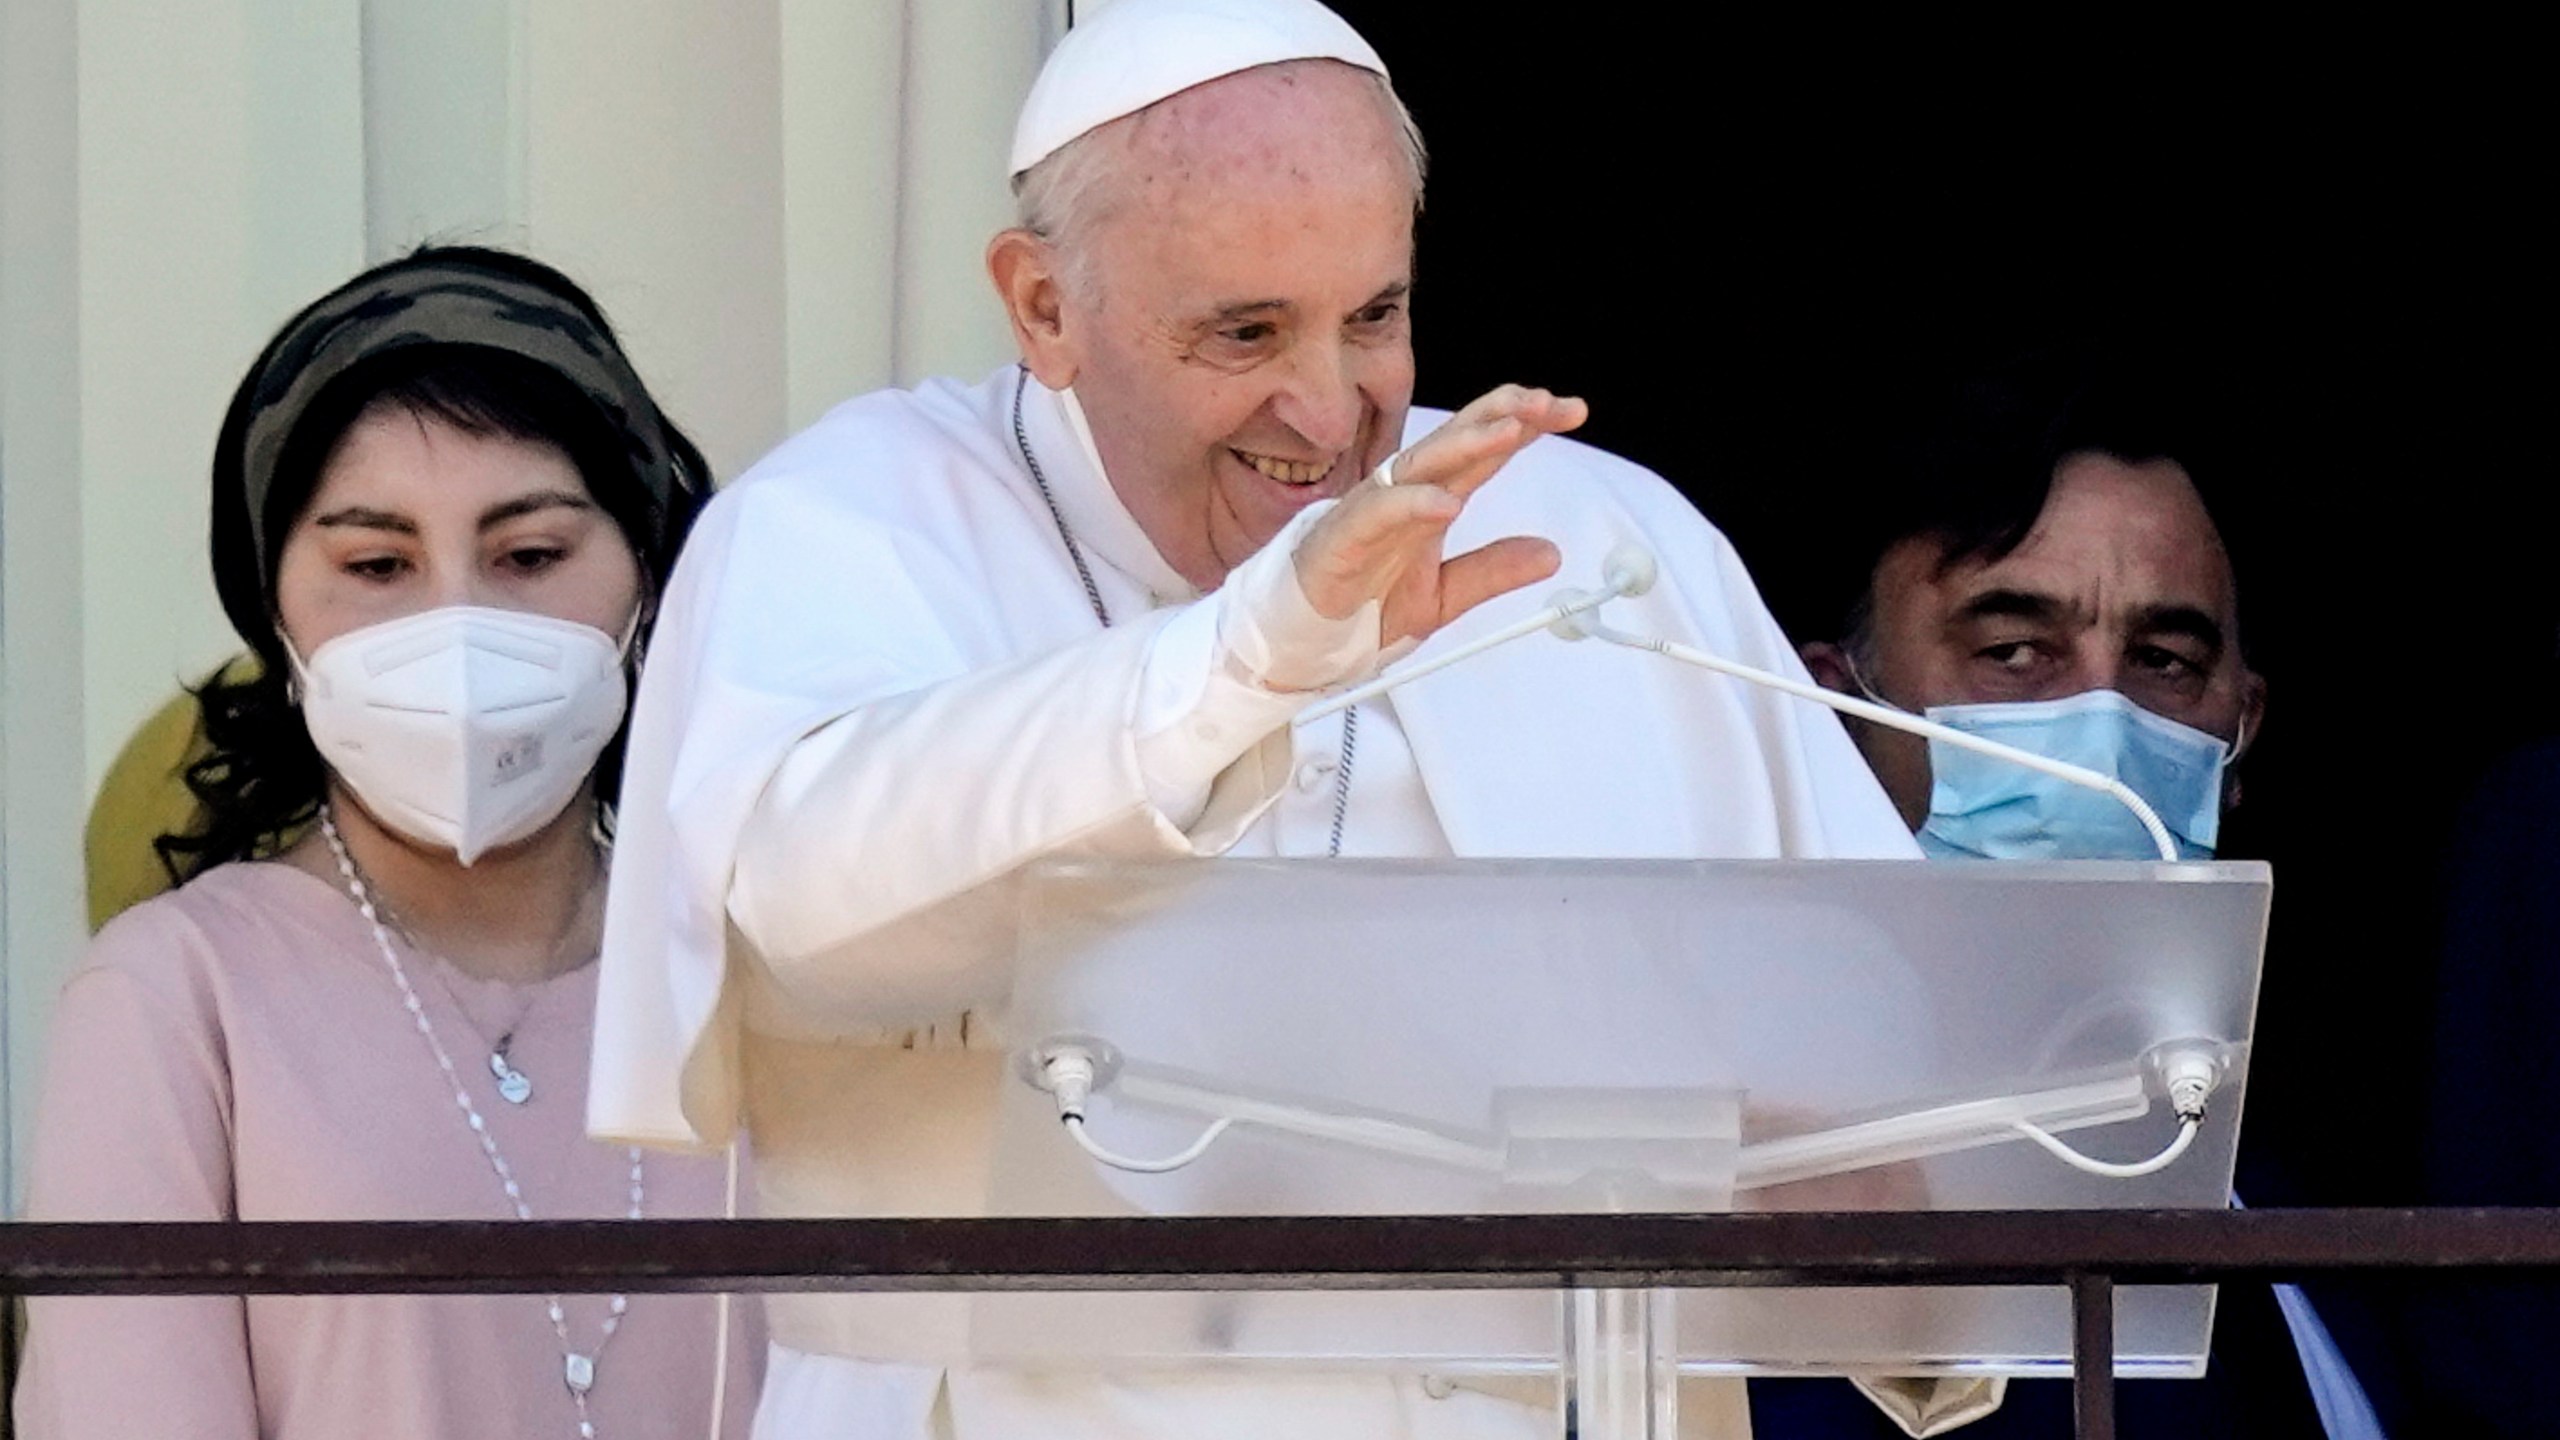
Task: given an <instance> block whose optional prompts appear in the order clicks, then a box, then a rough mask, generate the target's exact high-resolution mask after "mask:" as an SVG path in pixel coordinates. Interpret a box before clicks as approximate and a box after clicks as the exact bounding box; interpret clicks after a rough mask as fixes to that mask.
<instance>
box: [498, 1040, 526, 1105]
mask: <svg viewBox="0 0 2560 1440" xmlns="http://www.w3.org/2000/svg"><path fill="white" fill-rule="evenodd" d="M509 1038H510V1039H512V1038H513V1037H509ZM489 1073H490V1074H492V1075H495V1076H497V1077H498V1098H499V1099H501V1100H504V1101H506V1102H507V1103H508V1104H510V1105H521V1104H523V1103H524V1102H526V1101H527V1100H530V1099H532V1098H533V1082H532V1081H531V1080H528V1079H526V1078H525V1073H524V1072H523V1071H521V1070H519V1069H517V1068H516V1067H515V1066H513V1065H511V1064H508V1063H507V1042H506V1041H504V1040H501V1041H499V1042H498V1048H497V1049H495V1050H492V1051H490V1052H489Z"/></svg>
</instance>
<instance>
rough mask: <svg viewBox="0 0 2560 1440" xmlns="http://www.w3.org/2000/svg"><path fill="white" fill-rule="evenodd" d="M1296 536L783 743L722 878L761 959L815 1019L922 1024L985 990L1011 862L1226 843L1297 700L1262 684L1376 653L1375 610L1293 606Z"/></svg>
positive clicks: (1205, 850) (1265, 791)
mask: <svg viewBox="0 0 2560 1440" xmlns="http://www.w3.org/2000/svg"><path fill="white" fill-rule="evenodd" d="M1297 533H1299V527H1298V526H1297V525H1295V524H1293V526H1292V528H1291V529H1289V530H1284V531H1283V532H1282V534H1281V536H1280V537H1278V538H1277V539H1275V541H1274V543H1273V544H1271V545H1269V546H1266V547H1265V548H1264V550H1263V551H1262V552H1261V553H1259V554H1257V555H1256V556H1255V557H1254V558H1253V559H1252V560H1250V561H1248V562H1247V564H1246V565H1245V566H1242V567H1239V569H1238V572H1237V574H1236V575H1235V576H1234V577H1233V579H1232V581H1231V583H1230V584H1229V585H1228V586H1226V587H1224V588H1223V589H1221V590H1220V591H1219V592H1218V593H1216V594H1213V595H1211V596H1209V597H1207V598H1205V599H1202V600H1200V601H1197V602H1194V603H1193V604H1191V605H1189V606H1184V607H1181V608H1178V609H1172V610H1165V611H1158V612H1156V613H1154V614H1152V615H1148V616H1145V617H1143V618H1142V619H1140V620H1137V621H1135V622H1132V623H1129V624H1125V625H1122V626H1119V627H1116V628H1114V629H1111V630H1107V631H1104V632H1103V633H1101V634H1099V635H1095V636H1093V637H1091V638H1089V639H1087V640H1083V641H1079V642H1077V643H1075V644H1071V645H1067V646H1064V647H1062V648H1060V649H1058V650H1055V651H1052V652H1050V653H1048V654H1045V655H1039V656H1034V657H1032V658H1029V659H1025V660H1019V661H1015V662H1013V663H1010V664H1006V665H1000V666H993V667H989V668H985V669H980V670H976V671H971V672H968V673H964V674H960V675H957V676H953V677H951V678H948V679H944V680H942V681H940V682H938V683H934V684H929V685H926V686H923V687H922V688H919V689H915V690H911V691H908V692H906V693H904V694H897V695H890V696H886V697H884V698H880V699H876V700H872V701H870V702H869V703H866V704H862V705H859V706H857V707H856V708H854V709H852V710H851V711H850V712H848V713H845V714H843V715H840V716H838V717H836V718H835V719H833V720H830V721H828V722H827V723H825V724H823V725H820V726H819V727H817V728H816V729H814V730H812V731H811V732H809V733H808V734H807V735H805V736H804V737H802V738H801V739H800V740H799V741H798V742H797V743H795V744H793V745H792V746H791V747H790V749H789V751H788V753H787V754H786V755H784V757H783V758H782V761H781V763H780V765H779V767H778V768H777V769H776V770H775V771H774V773H773V775H772V778H771V780H770V782H769V783H768V784H766V786H765V787H764V789H763V792H762V794H761V795H760V796H759V797H758V798H757V800H756V802H755V805H754V808H753V810H752V811H751V812H750V813H749V815H748V816H747V819H746V824H745V825H744V827H743V829H742V831H741V832H740V835H739V840H738V844H737V848H736V853H735V861H734V868H733V870H732V872H731V876H730V882H729V890H728V904H727V909H728V915H729V919H730V921H731V923H733V924H734V925H735V926H736V927H737V930H738V933H739V934H740V935H741V936H742V937H743V938H744V939H745V940H746V941H747V942H748V943H749V944H750V945H751V946H752V947H753V948H754V950H755V951H756V953H757V955H758V957H759V958H760V959H761V960H762V961H763V962H764V964H765V967H766V969H767V971H768V972H769V973H770V974H771V975H772V976H773V977H774V978H775V979H777V980H778V981H780V982H781V983H782V984H783V986H784V988H785V989H786V990H788V991H790V992H792V996H793V999H794V1000H795V1002H798V1003H803V1004H806V1005H809V1006H811V1007H814V1008H815V1009H816V1010H818V1011H821V1012H826V1013H827V1015H828V1024H829V1025H830V1026H831V1027H840V1026H844V1025H847V1024H850V1023H854V1022H857V1021H858V1022H860V1023H864V1024H873V1025H883V1026H899V1025H914V1024H924V1023H930V1022H932V1021H934V1020H937V1019H939V1018H943V1017H946V1016H948V1015H950V1014H952V1013H955V1012H957V1011H960V1010H965V1009H967V1008H969V1007H971V1006H974V1005H978V1004H982V1003H986V1002H988V1001H990V1000H992V999H994V998H995V997H997V996H999V995H1000V994H1001V993H1002V987H1003V981H1004V976H1005V975H1006V974H1007V973H1008V965H1009V948H1010V928H1009V927H1010V919H1011V915H1010V908H1009V905H1008V904H1007V903H1006V901H1007V899H1008V895H1007V893H1006V891H1005V890H1004V888H1003V886H1002V884H1001V882H1004V881H1006V880H1008V879H1010V878H1011V877H1012V876H1014V875H1015V874H1017V873H1018V872H1019V871H1020V870H1021V869H1022V868H1023V867H1024V866H1025V865H1027V864H1029V863H1030V862H1032V861H1034V860H1038V859H1042V858H1047V857H1072V856H1089V857H1108V858H1125V859H1144V858H1151V857H1165V858H1173V857H1182V856H1195V855H1213V854H1216V853H1218V852H1220V851H1222V850H1224V849H1226V848H1227V847H1228V846H1230V845H1232V844H1234V843H1235V841H1236V839H1237V838H1238V837H1239V836H1241V835H1242V834H1243V833H1244V831H1245V829H1246V827H1247V826H1249V825H1251V824H1252V823H1253V821H1254V820H1255V819H1256V818H1257V817H1258V816H1259V815H1260V814H1261V813H1262V811H1263V810H1264V809H1265V808H1267V807H1268V806H1269V804H1270V803H1271V801H1272V800H1273V799H1275V798H1276V797H1277V796H1278V794H1279V791H1280V786H1281V784H1282V783H1283V782H1284V780H1285V779H1286V777H1287V775H1288V770H1289V759H1290V749H1289V736H1288V732H1287V722H1288V718H1289V717H1290V716H1291V715H1293V714H1294V713H1296V711H1297V710H1298V709H1299V708H1300V707H1301V706H1302V705H1303V704H1305V702H1306V700H1307V698H1308V697H1307V695H1306V694H1305V693H1285V692H1280V691H1275V690H1273V689H1270V688H1268V687H1267V686H1266V685H1264V684H1263V683H1262V679H1263V677H1265V676H1273V675H1307V674H1315V675H1318V676H1320V677H1322V678H1327V679H1330V678H1331V677H1333V676H1335V675H1338V674H1343V673H1349V674H1357V673H1359V672H1360V671H1361V670H1362V669H1363V668H1364V667H1365V666H1367V665H1368V664H1369V663H1371V662H1372V661H1373V660H1374V658H1375V655H1376V648H1377V647H1376V636H1377V616H1376V614H1375V612H1374V611H1371V610H1364V611H1363V612H1361V613H1360V614H1358V615H1355V616H1353V617H1352V618H1351V619H1349V620H1346V621H1341V622H1334V621H1327V620H1325V619H1324V618H1323V617H1321V616H1319V615H1316V614H1315V612H1314V610H1313V608H1312V607H1311V606H1309V605H1307V603H1306V600H1305V597H1304V595H1303V594H1302V593H1301V592H1300V591H1299V588H1298V585H1297V580H1296V574H1295V568H1294V565H1293V563H1292V560H1291V545H1292V544H1293V543H1294V538H1295V535H1296V534H1297ZM1284 542H1287V543H1284ZM1291 602H1294V607H1295V608H1294V609H1293V608H1292V604H1291ZM1363 627H1365V629H1364V628H1363Z"/></svg>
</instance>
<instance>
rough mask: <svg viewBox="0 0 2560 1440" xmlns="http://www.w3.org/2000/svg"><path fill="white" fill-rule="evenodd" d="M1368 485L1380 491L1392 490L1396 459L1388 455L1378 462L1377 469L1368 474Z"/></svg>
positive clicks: (1394, 480) (1394, 479)
mask: <svg viewBox="0 0 2560 1440" xmlns="http://www.w3.org/2000/svg"><path fill="white" fill-rule="evenodd" d="M1369 483H1370V484H1372V485H1375V486H1377V487H1378V488H1379V489H1381V490H1388V489H1393V488H1394V486H1395V483H1396V457H1395V456H1393V455H1390V456H1388V457H1387V458H1386V459H1384V460H1381V461H1379V462H1378V468H1377V469H1375V470H1372V471H1370V472H1369Z"/></svg>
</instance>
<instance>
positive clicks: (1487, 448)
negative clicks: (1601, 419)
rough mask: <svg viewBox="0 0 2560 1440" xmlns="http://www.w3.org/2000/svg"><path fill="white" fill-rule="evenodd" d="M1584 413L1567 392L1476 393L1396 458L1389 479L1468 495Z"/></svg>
mask: <svg viewBox="0 0 2560 1440" xmlns="http://www.w3.org/2000/svg"><path fill="white" fill-rule="evenodd" d="M1589 415H1590V407H1589V406H1588V405H1586V404H1584V403H1583V402H1582V401H1581V400H1579V399H1576V398H1574V397H1572V396H1560V395H1556V394H1554V393H1552V392H1549V391H1546V390H1538V389H1532V388H1529V387H1527V386H1521V385H1504V386H1501V387H1500V388H1498V389H1495V390H1491V391H1488V392H1486V393H1485V394H1483V395H1480V396H1478V397H1476V399H1475V400H1474V401H1473V402H1471V403H1470V404H1469V405H1468V406H1467V408H1465V409H1464V410H1461V411H1459V412H1458V413H1457V414H1455V415H1452V416H1450V417H1449V418H1448V420H1446V421H1445V422H1443V423H1442V424H1441V426H1440V428H1439V429H1437V430H1434V431H1432V432H1431V433H1430V434H1429V435H1426V436H1424V437H1423V438H1422V439H1421V440H1419V441H1417V442H1415V444H1414V445H1413V447H1412V448H1411V449H1409V450H1407V451H1405V453H1404V454H1402V455H1400V456H1398V457H1396V461H1395V470H1394V476H1395V483H1396V484H1398V485H1436V486H1438V487H1440V488H1441V489H1444V490H1447V491H1449V492H1451V493H1452V494H1456V495H1459V496H1465V495H1470V494H1473V493H1474V492H1475V491H1476V490H1477V489H1478V488H1479V487H1481V486H1482V485H1483V484H1484V483H1485V482H1486V481H1488V480H1490V479H1492V478H1493V477H1494V475H1495V473H1496V472H1498V471H1499V470H1501V468H1502V466H1503V464H1504V463H1505V462H1507V461H1508V460H1510V458H1511V457H1512V456H1514V455H1516V454H1518V453H1520V451H1521V450H1522V449H1523V448H1524V447H1526V446H1527V445H1528V444H1529V443H1530V442H1531V441H1533V440H1535V439H1537V438H1538V437H1539V436H1541V435H1554V434H1560V433H1562V432H1564V431H1567V430H1571V429H1574V428H1575V427H1577V426H1579V425H1581V424H1582V422H1583V421H1584V420H1585V419H1587V418H1589Z"/></svg>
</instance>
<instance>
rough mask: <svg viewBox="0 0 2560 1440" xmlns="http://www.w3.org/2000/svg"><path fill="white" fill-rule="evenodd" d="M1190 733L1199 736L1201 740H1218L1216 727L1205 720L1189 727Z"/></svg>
mask: <svg viewBox="0 0 2560 1440" xmlns="http://www.w3.org/2000/svg"><path fill="white" fill-rule="evenodd" d="M1191 733H1192V734H1194V735H1197V736H1199V737H1200V738H1201V739H1203V740H1215V739H1217V738H1218V727H1217V726H1215V725H1213V724H1211V723H1209V722H1208V721H1206V720H1202V721H1199V722H1197V723H1196V724H1194V725H1193V726H1192V727H1191Z"/></svg>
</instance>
